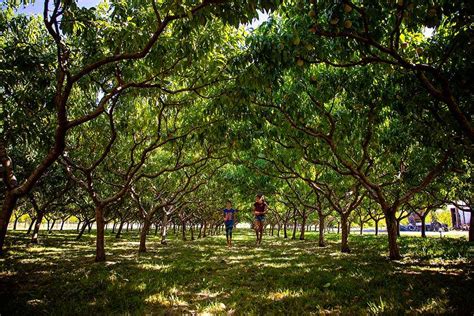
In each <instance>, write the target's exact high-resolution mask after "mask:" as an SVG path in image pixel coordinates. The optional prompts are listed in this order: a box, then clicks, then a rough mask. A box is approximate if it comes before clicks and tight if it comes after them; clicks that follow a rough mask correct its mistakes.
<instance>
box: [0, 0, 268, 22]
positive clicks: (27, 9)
mask: <svg viewBox="0 0 474 316" xmlns="http://www.w3.org/2000/svg"><path fill="white" fill-rule="evenodd" d="M5 1H7V0H1V3H2V5H3V3H4V2H5ZM50 2H53V1H50ZM99 2H100V0H78V1H77V3H78V5H79V6H81V7H86V8H90V7H93V6H95V5H97V4H98V3H99ZM43 5H44V1H40V0H36V1H35V2H34V3H31V4H28V5H26V6H20V7H19V8H18V10H17V11H18V13H25V14H43ZM267 19H268V14H266V13H262V12H259V13H258V19H254V20H253V21H252V23H251V24H250V25H248V26H247V29H250V28H256V27H258V26H259V25H260V24H262V23H263V22H264V21H266V20H267Z"/></svg>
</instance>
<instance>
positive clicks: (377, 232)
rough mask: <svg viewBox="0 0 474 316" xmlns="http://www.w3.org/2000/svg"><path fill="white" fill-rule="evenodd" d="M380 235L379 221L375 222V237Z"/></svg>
mask: <svg viewBox="0 0 474 316" xmlns="http://www.w3.org/2000/svg"><path fill="white" fill-rule="evenodd" d="M378 235H379V221H378V220H377V221H375V236H378Z"/></svg>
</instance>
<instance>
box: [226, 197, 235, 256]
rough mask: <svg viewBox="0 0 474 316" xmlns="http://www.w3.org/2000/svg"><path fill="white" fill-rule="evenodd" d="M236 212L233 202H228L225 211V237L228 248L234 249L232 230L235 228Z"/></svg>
mask: <svg viewBox="0 0 474 316" xmlns="http://www.w3.org/2000/svg"><path fill="white" fill-rule="evenodd" d="M236 212H237V210H234V209H233V208H232V202H231V201H230V200H227V202H226V207H225V209H224V224H225V236H226V238H227V247H232V228H234V223H235V213H236Z"/></svg>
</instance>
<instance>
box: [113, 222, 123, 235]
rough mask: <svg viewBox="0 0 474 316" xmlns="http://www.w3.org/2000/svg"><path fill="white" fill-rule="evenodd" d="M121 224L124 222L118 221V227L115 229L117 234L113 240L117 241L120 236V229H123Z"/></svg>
mask: <svg viewBox="0 0 474 316" xmlns="http://www.w3.org/2000/svg"><path fill="white" fill-rule="evenodd" d="M123 224H125V222H124V221H120V224H119V227H118V229H117V233H116V234H115V239H119V238H120V235H121V234H122V229H123Z"/></svg>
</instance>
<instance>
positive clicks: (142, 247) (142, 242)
mask: <svg viewBox="0 0 474 316" xmlns="http://www.w3.org/2000/svg"><path fill="white" fill-rule="evenodd" d="M150 225H151V219H150V218H148V217H145V221H144V222H143V228H142V230H141V232H140V247H139V248H138V252H146V236H147V235H148V231H149V230H150Z"/></svg>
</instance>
